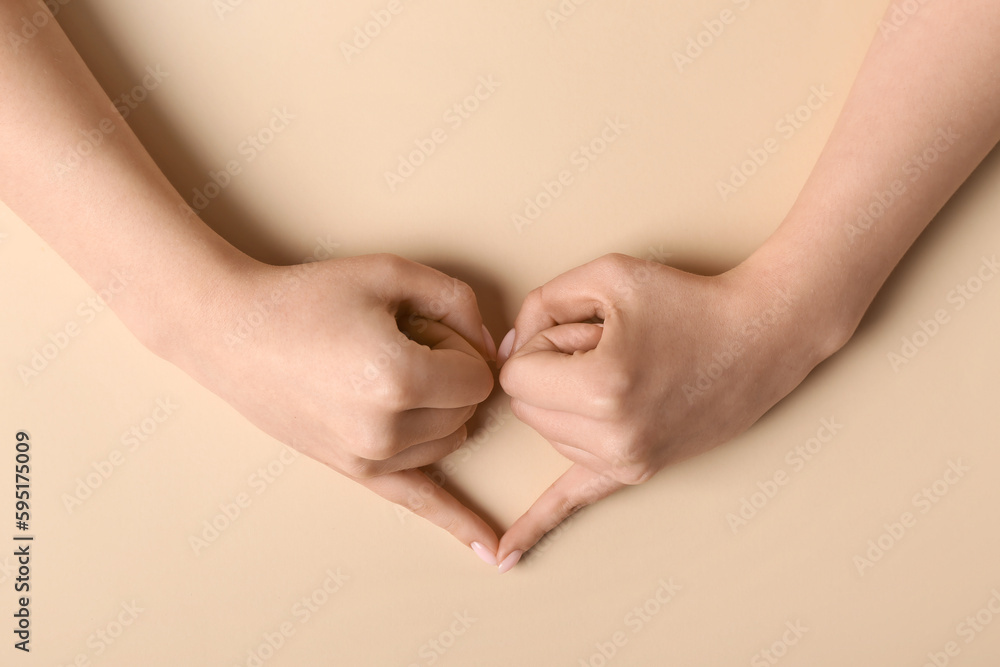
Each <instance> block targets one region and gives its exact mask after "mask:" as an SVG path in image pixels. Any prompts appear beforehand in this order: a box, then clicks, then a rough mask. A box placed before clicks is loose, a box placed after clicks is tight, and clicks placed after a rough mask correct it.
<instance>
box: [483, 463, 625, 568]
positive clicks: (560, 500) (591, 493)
mask: <svg viewBox="0 0 1000 667" xmlns="http://www.w3.org/2000/svg"><path fill="white" fill-rule="evenodd" d="M623 486H624V484H622V483H621V482H617V481H615V480H614V479H612V478H611V477H609V476H607V475H603V474H601V473H596V472H594V471H593V470H591V469H590V468H586V467H584V466H582V465H580V464H579V463H574V464H573V465H572V466H571V467H570V468H569V470H567V471H566V472H564V473H563V474H562V476H560V477H559V479H557V480H556V481H555V482H553V483H552V486H550V487H549V488H547V489H546V490H545V491H544V492H543V493H542V495H540V496H539V497H538V499H537V500H536V501H535V502H534V503H533V504H532V505H531V507H530V508H528V511H527V512H525V513H524V514H522V515H521V517H520V518H519V519H518V520H517V521H515V522H514V525H512V526H511V527H510V528H509V529H508V530H507V532H506V533H504V535H503V538H502V539H501V540H500V548H499V549H498V550H497V561H498V562H499V563H500V564H501V566H500V570H501V573H502V572H506V571H507V570H509V569H510V568H511V567H513V566H514V565H515V564H517V561H518V560H519V559H520V558H521V554H523V553H524V552H525V551H527V550H528V549H530V548H531V547H533V546H535V543H537V542H538V540H540V539H542V537H543V536H544V535H545V533H547V532H549V531H550V530H552V529H553V528H555V527H556V526H558V525H559V524H560V523H562V522H563V521H564V520H565V519H566V518H567V517H569V516H570V515H572V514H573V513H574V512H576V511H577V510H579V509H581V508H583V507H586V506H587V505H592V504H593V503H596V502H597V501H598V500H601V499H603V498H607V497H608V496H610V495H611V494H612V493H614V492H615V491H617V490H618V489H620V488H622V487H623Z"/></svg>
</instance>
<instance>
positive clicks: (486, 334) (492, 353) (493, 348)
mask: <svg viewBox="0 0 1000 667" xmlns="http://www.w3.org/2000/svg"><path fill="white" fill-rule="evenodd" d="M483 343H485V344H486V354H488V355H489V357H490V359H492V360H493V361H496V360H497V344H496V343H494V342H493V336H491V335H490V330H489V329H487V328H486V325H485V324H484V325H483Z"/></svg>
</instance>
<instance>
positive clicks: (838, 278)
mask: <svg viewBox="0 0 1000 667" xmlns="http://www.w3.org/2000/svg"><path fill="white" fill-rule="evenodd" d="M829 260H830V257H829V256H825V257H821V258H818V257H815V256H810V255H809V251H808V248H805V247H801V246H798V245H796V244H795V243H792V242H787V241H786V239H783V238H780V237H778V236H777V235H775V236H774V237H772V238H771V239H769V240H768V241H767V242H766V243H765V244H764V245H762V246H761V247H760V248H759V249H758V250H757V251H756V252H754V253H753V254H752V255H751V256H750V257H748V258H747V259H746V260H744V261H743V262H742V263H741V264H740V265H739V266H737V267H736V268H734V269H733V270H732V271H731V272H730V273H731V274H732V275H733V277H734V278H735V279H737V280H739V281H740V282H741V283H742V284H743V285H744V290H743V293H744V294H745V295H746V296H747V297H748V298H749V299H750V300H751V301H752V302H754V303H755V304H756V309H757V310H758V311H759V312H760V313H761V314H760V315H759V319H760V320H761V321H762V323H763V326H767V327H771V328H773V329H775V332H774V334H775V335H773V336H769V338H772V339H774V340H776V341H777V342H778V344H779V345H780V346H781V348H780V354H781V356H782V357H784V358H785V359H793V360H798V361H799V362H801V363H802V364H803V365H806V366H808V367H809V368H812V367H814V366H816V365H817V364H819V363H821V362H822V361H824V360H825V359H826V358H828V357H830V356H832V355H833V354H834V353H836V352H837V351H838V350H839V349H840V348H841V347H843V346H844V345H845V344H846V343H847V341H848V340H850V338H851V336H852V335H853V334H854V331H855V329H856V328H857V325H858V323H859V322H860V320H861V316H862V315H863V314H864V310H865V307H866V306H867V303H868V301H867V300H865V301H863V305H862V299H859V298H858V296H859V289H858V287H857V286H856V285H852V284H851V276H850V275H849V274H848V273H847V268H846V267H844V266H843V265H838V263H836V262H830V261H829Z"/></svg>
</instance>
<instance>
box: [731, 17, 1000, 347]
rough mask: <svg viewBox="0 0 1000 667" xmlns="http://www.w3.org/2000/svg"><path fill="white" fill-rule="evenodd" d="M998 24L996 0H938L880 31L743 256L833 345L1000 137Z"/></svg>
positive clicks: (747, 267) (843, 338)
mask: <svg viewBox="0 0 1000 667" xmlns="http://www.w3.org/2000/svg"><path fill="white" fill-rule="evenodd" d="M998 34H1000V5H997V3H996V2H995V1H994V0H964V1H959V2H940V3H929V4H927V5H926V6H924V7H923V8H922V9H921V10H920V12H919V13H918V14H917V15H916V16H914V17H911V18H910V19H909V20H908V21H907V22H906V23H905V24H903V25H902V26H900V27H899V29H898V30H895V31H892V32H887V33H885V34H876V36H875V40H874V43H873V44H872V47H871V49H870V50H869V52H868V55H867V57H866V59H865V61H864V63H863V65H862V67H861V70H860V72H859V74H858V77H857V79H856V81H855V83H854V86H853V87H852V89H851V91H850V94H849V95H848V98H847V100H846V102H845V105H844V108H843V111H842V113H841V116H840V118H839V119H838V121H837V124H836V126H835V128H834V130H833V133H832V134H831V136H830V139H829V141H828V143H827V145H826V147H825V148H824V150H823V152H822V154H821V155H820V158H819V160H818V162H817V164H816V166H815V168H814V169H813V171H812V173H811V174H810V176H809V178H808V180H807V182H806V184H805V186H804V187H803V189H802V191H801V193H800V195H799V197H798V199H797V200H796V202H795V204H794V205H793V207H792V209H791V211H790V212H789V213H788V215H787V217H786V218H785V220H784V221H783V222H782V224H781V225H780V227H779V228H778V229H777V231H776V232H775V233H774V234H773V235H772V237H771V238H770V239H769V240H768V241H767V242H766V243H765V244H764V245H763V246H762V247H761V248H760V249H759V250H758V251H757V252H755V253H754V254H753V255H752V256H751V257H750V258H749V259H748V260H747V262H745V263H744V264H745V266H743V267H741V269H742V270H751V271H753V272H755V273H756V274H757V275H761V276H765V279H766V280H767V281H769V282H771V284H773V285H778V286H781V287H782V288H783V289H788V290H789V291H790V292H791V293H792V294H793V296H794V297H795V298H797V303H798V310H799V312H801V313H802V314H803V316H804V317H803V320H808V321H809V322H810V323H811V327H812V328H813V329H814V330H816V331H817V335H818V336H819V338H818V339H814V340H813V344H814V345H816V346H818V348H819V349H820V350H821V352H822V354H828V353H832V352H833V351H834V350H835V349H836V348H837V347H839V346H840V345H842V344H843V343H844V342H846V340H847V339H848V338H849V337H850V335H851V334H852V333H853V331H854V329H855V328H856V327H857V324H858V322H859V321H860V319H861V317H862V316H863V314H864V312H865V310H867V308H868V306H869V305H870V303H871V301H872V299H873V298H874V296H875V294H876V293H877V292H878V290H879V288H880V287H881V286H882V284H883V282H884V281H885V279H886V278H887V277H888V275H889V274H890V273H891V271H892V270H893V268H894V267H895V266H896V264H897V263H898V262H899V260H900V258H901V257H902V256H903V254H904V253H905V252H906V250H907V249H908V248H909V247H910V245H911V244H912V243H913V241H914V240H915V239H916V238H917V236H918V235H919V234H920V232H921V231H922V230H923V229H924V228H925V227H926V225H927V224H928V223H929V222H930V220H931V219H932V218H933V217H934V216H935V215H936V214H937V212H938V211H939V210H940V209H941V207H942V206H943V205H944V204H945V202H946V201H947V200H948V199H949V198H950V197H951V196H952V194H954V192H955V191H956V190H957V189H958V187H959V186H960V185H961V183H962V182H963V181H964V180H965V179H966V178H967V177H968V176H969V174H970V173H971V172H972V171H973V169H975V167H976V165H978V164H979V162H980V161H981V160H982V159H983V158H984V157H985V156H986V154H987V153H988V152H989V151H990V150H991V148H992V147H993V146H994V145H995V144H996V143H997V141H998V140H1000V41H998V40H997V35H998ZM822 354H821V356H822Z"/></svg>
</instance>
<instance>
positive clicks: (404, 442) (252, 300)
mask: <svg viewBox="0 0 1000 667" xmlns="http://www.w3.org/2000/svg"><path fill="white" fill-rule="evenodd" d="M249 274H250V275H247V271H246V270H243V271H241V272H239V273H238V274H237V276H236V278H235V279H234V280H231V281H229V283H230V284H231V286H230V287H229V288H228V289H227V288H226V287H225V284H226V283H223V285H221V286H216V287H215V289H213V290H212V295H211V297H210V299H211V302H210V303H208V304H207V307H206V308H205V310H206V311H208V313H207V326H208V328H209V333H208V334H207V335H206V333H205V329H204V328H202V329H201V333H200V335H199V336H197V337H196V340H197V341H198V342H191V343H190V344H185V341H183V340H182V341H181V342H180V344H178V343H177V342H171V343H170V344H168V345H167V346H166V349H165V353H164V354H163V355H162V356H165V357H167V358H168V359H169V360H171V361H173V362H174V363H176V364H177V365H178V366H180V367H181V368H183V369H184V370H185V371H187V372H188V373H189V374H190V375H192V376H193V377H194V378H195V379H197V380H198V381H199V382H201V384H202V385H204V386H205V387H206V388H208V389H210V390H211V391H213V392H215V393H216V394H218V395H219V396H220V397H222V398H223V399H225V400H226V401H228V402H229V403H230V404H231V405H232V406H233V407H235V408H236V409H237V410H238V411H239V412H241V413H242V414H243V415H244V416H246V417H247V419H249V420H250V421H251V422H253V423H254V424H255V425H256V426H258V427H259V428H260V429H261V430H263V431H264V432H266V433H268V434H269V435H271V436H273V437H275V438H277V439H278V440H280V441H281V442H283V443H285V444H287V445H289V446H291V447H293V448H295V449H297V450H298V451H300V452H302V453H303V454H306V455H307V456H309V457H311V458H314V459H316V460H317V461H320V462H322V463H324V464H326V465H327V466H329V467H331V468H333V469H334V470H336V471H337V472H340V473H341V474H343V475H346V476H347V477H349V478H351V479H353V480H355V481H357V482H358V483H360V484H362V485H363V486H365V487H367V488H369V489H371V490H372V491H374V492H375V493H377V494H379V495H381V496H382V497H384V498H387V499H388V500H391V501H392V502H395V503H398V504H399V505H402V506H404V507H406V508H408V509H410V510H412V511H413V512H414V513H416V514H418V515H420V516H422V517H424V518H426V519H427V520H429V521H431V522H433V523H435V524H437V525H438V526H441V527H442V528H444V529H445V530H447V531H448V532H450V533H451V534H452V535H454V536H455V537H456V538H458V539H459V540H460V541H461V542H463V543H464V544H466V545H469V546H471V544H472V543H473V542H478V543H479V544H480V545H482V546H483V547H485V549H480V548H476V549H475V550H476V551H477V554H483V553H485V552H486V551H488V553H489V554H493V553H495V552H496V549H497V546H498V544H499V542H498V540H497V537H496V534H495V533H494V532H493V530H492V529H491V528H490V527H489V526H488V525H487V524H486V522H485V521H483V520H482V519H481V518H480V517H479V516H478V515H476V514H475V513H474V512H472V511H471V510H470V509H468V508H467V507H465V506H464V505H462V504H461V503H460V502H459V501H458V500H456V499H455V498H454V497H453V496H452V495H450V494H449V493H448V492H446V491H445V490H444V489H442V488H441V487H439V486H438V485H436V484H434V483H433V482H432V481H431V480H430V478H428V477H427V476H426V475H425V474H424V473H423V472H421V471H419V470H417V469H418V468H420V467H421V466H425V465H428V464H431V463H433V462H435V461H437V460H439V459H441V458H442V457H444V456H446V455H448V454H450V453H451V452H453V451H455V450H456V449H458V447H460V446H461V445H462V443H463V442H464V441H465V439H466V437H467V432H466V426H465V423H466V422H467V421H468V420H469V418H470V417H471V416H472V414H473V413H474V412H475V410H476V406H477V405H478V404H479V403H481V402H482V401H483V400H485V399H486V398H487V397H488V396H489V394H490V392H491V390H492V389H493V374H492V372H491V371H490V368H489V366H488V365H487V361H486V360H487V359H495V357H496V351H495V348H494V347H493V342H492V339H491V338H489V334H488V332H487V331H486V329H485V327H484V326H483V321H482V317H481V315H480V313H479V308H478V306H477V303H476V297H475V295H474V293H473V291H472V289H471V288H470V287H469V286H468V285H466V284H465V283H463V282H461V281H459V280H457V279H455V278H451V277H449V276H446V275H444V274H443V273H440V272H439V271H436V270H434V269H431V268H429V267H426V266H423V265H421V264H417V263H415V262H411V261H409V260H405V259H402V258H400V257H396V256H394V255H385V254H383V255H369V256H363V257H352V258H344V259H331V260H326V261H322V262H316V263H312V264H307V265H302V266H287V267H285V266H282V267H279V266H269V265H263V264H256V263H255V264H253V265H252V267H251V269H250V271H249ZM201 324H202V327H204V326H205V325H206V321H205V320H203V321H202V323H201ZM403 331H405V332H406V334H404V333H403ZM174 340H175V341H176V339H174ZM190 340H191V338H190V337H189V341H190ZM480 557H481V558H483V559H484V560H486V561H487V562H489V560H490V559H489V556H488V555H486V556H483V555H480Z"/></svg>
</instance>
